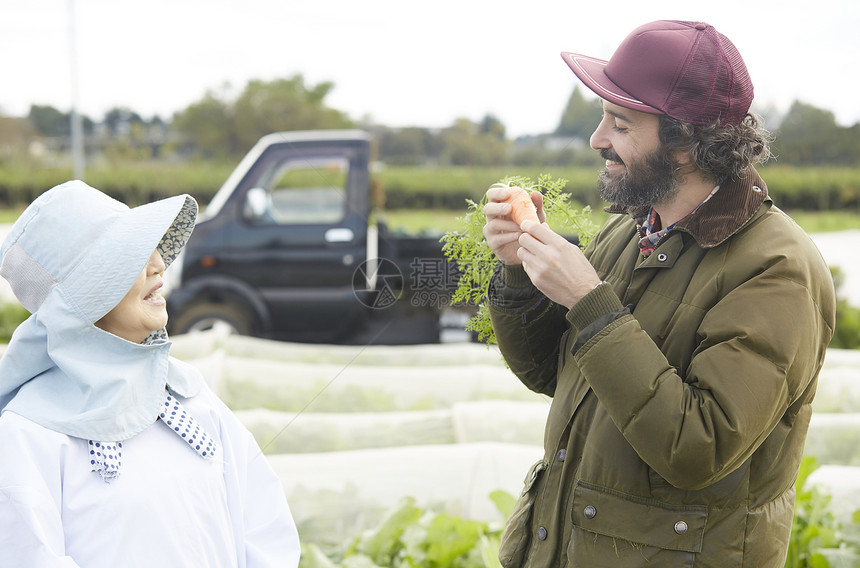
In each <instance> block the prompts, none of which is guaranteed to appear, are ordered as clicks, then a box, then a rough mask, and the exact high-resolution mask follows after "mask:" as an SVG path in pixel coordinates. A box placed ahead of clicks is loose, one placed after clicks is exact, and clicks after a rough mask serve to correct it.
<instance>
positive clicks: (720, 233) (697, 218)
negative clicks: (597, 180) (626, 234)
mask: <svg viewBox="0 0 860 568" xmlns="http://www.w3.org/2000/svg"><path fill="white" fill-rule="evenodd" d="M765 201H770V198H769V197H768V192H767V185H765V183H764V180H762V178H761V176H760V175H759V173H758V172H757V171H756V170H755V169H754V168H749V170H747V172H746V173H745V174H744V175H742V176H741V177H738V178H733V179H730V180H728V181H726V182H724V183H722V184H721V185H720V190H719V191H717V193H715V194H714V196H713V197H711V199H709V200H708V201H706V202H705V203H703V204H702V206H701V207H699V210H698V211H696V214H695V215H691V216H689V217H687V218H686V219H682V220H681V221H678V223H676V224H675V227H674V230H678V231H684V232H685V233H688V234H689V235H690V236H692V237H693V238H694V239H695V240H696V242H697V243H698V244H699V246H701V247H703V248H710V247H715V246H717V245H719V244H720V243H722V242H723V241H725V240H726V239H727V238H729V237H730V236H732V235H734V234H735V233H736V232H738V230H740V228H741V227H743V226H744V225H745V224H746V223H747V222H748V221H749V220H750V219H752V218H753V216H754V215H755V214H756V211H758V210H759V208H760V207H761V204H762V203H764V202H765ZM648 210H649V207H631V208H626V207H621V206H618V205H614V204H613V205H610V206H609V207H607V208H606V211H607V212H609V213H627V214H629V215H630V216H631V217H633V218H634V219H636V218H645V216H646V215H648Z"/></svg>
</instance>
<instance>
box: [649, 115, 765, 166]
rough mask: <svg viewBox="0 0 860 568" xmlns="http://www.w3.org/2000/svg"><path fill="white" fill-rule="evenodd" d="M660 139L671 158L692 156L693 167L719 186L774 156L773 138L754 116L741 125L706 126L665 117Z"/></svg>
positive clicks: (746, 118) (663, 116) (750, 116)
mask: <svg viewBox="0 0 860 568" xmlns="http://www.w3.org/2000/svg"><path fill="white" fill-rule="evenodd" d="M659 136H660V142H661V143H662V144H663V149H664V150H666V151H667V153H668V155H672V154H674V153H675V151H681V152H685V153H688V154H689V155H690V158H691V159H692V160H693V164H694V165H695V166H696V167H697V168H698V169H699V170H700V171H701V172H702V173H704V174H705V175H707V176H708V177H710V178H712V179H714V180H715V181H716V182H717V183H723V182H724V181H726V180H727V179H731V178H737V177H741V176H742V175H743V174H744V173H745V172H746V171H747V170H748V169H749V168H751V167H753V166H755V165H756V164H758V163H764V162H765V161H767V159H768V158H770V156H771V152H770V143H771V139H772V138H771V135H770V133H769V132H768V131H767V130H765V129H764V127H763V126H761V125H760V124H759V119H758V118H756V116H755V115H753V114H751V113H748V114H747V115H746V117H744V119H743V121H741V123H740V124H737V125H721V124H719V123H714V124H709V125H706V126H700V125H696V124H690V123H687V122H681V121H680V120H677V119H674V118H672V117H670V116H666V115H661V116H660V129H659Z"/></svg>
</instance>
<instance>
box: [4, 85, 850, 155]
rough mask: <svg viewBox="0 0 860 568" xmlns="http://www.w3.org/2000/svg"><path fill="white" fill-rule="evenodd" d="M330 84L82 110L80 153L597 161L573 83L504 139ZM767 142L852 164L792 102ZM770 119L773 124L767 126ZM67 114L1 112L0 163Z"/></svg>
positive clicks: (54, 131)
mask: <svg viewBox="0 0 860 568" xmlns="http://www.w3.org/2000/svg"><path fill="white" fill-rule="evenodd" d="M333 88H334V84H333V83H331V82H321V83H318V84H316V85H311V84H307V83H306V82H305V80H304V77H303V76H302V75H295V76H293V77H290V78H285V79H276V80H273V81H260V80H254V81H250V82H248V84H247V85H246V86H245V87H244V89H242V91H241V92H240V93H239V94H238V95H237V96H231V95H230V94H229V92H228V90H227V89H223V90H221V91H217V90H210V91H208V92H206V93H205V94H204V96H203V97H201V98H200V99H199V100H198V101H195V102H193V103H192V104H190V105H189V106H188V107H186V108H185V109H183V110H181V111H179V112H177V113H175V114H174V115H173V116H172V117H171V118H170V119H168V120H164V119H162V118H160V117H158V116H156V117H153V118H151V119H144V118H143V117H142V116H140V115H139V114H138V113H136V112H134V111H133V110H132V109H128V108H114V109H111V110H110V111H108V112H107V113H106V114H105V115H104V116H103V117H102V118H101V119H100V120H95V119H93V118H91V117H87V116H84V117H82V123H83V131H84V138H85V147H86V151H87V153H88V155H89V156H95V155H98V156H106V157H108V158H128V159H138V160H149V159H162V158H169V159H177V158H178V159H205V160H230V161H235V160H236V159H237V158H238V157H240V156H241V155H243V154H244V153H245V152H247V150H248V149H250V148H251V146H253V144H254V143H255V142H256V141H257V140H258V139H259V138H260V137H261V136H263V135H265V134H268V133H270V132H276V131H285V130H309V129H311V130H312V129H332V128H362V129H365V130H368V131H371V132H372V133H373V134H374V138H375V140H376V152H377V158H378V159H379V160H380V161H383V162H385V163H388V164H392V165H404V166H421V165H445V166H472V167H488V166H505V165H513V166H528V165H541V166H554V167H567V166H577V165H594V164H597V163H599V158H598V157H597V155H596V153H595V152H594V151H592V150H591V149H590V148H588V138H589V136H590V135H591V132H592V131H593V130H594V128H595V127H596V125H597V123H598V122H599V121H600V117H601V114H602V111H601V108H600V106H599V103H598V101H597V99H589V98H587V97H586V96H585V94H584V89H581V88H580V87H579V86H577V87H575V88H574V90H573V92H572V93H571V95H570V97H569V99H568V101H567V104H566V106H565V108H564V109H562V111H561V114H560V118H559V122H558V126H557V128H556V129H555V130H554V131H553V132H551V133H545V134H540V135H534V136H525V137H520V138H517V139H514V140H511V139H509V138H508V137H507V135H506V131H505V126H504V124H503V123H502V122H501V121H500V120H498V119H497V118H496V117H494V116H493V115H489V114H488V115H486V116H485V117H484V118H483V119H481V120H479V121H473V120H470V119H466V118H457V119H455V120H454V121H453V122H452V123H451V125H449V126H447V127H444V128H425V127H421V126H413V127H407V128H390V127H386V126H384V125H379V124H372V123H369V122H368V121H361V120H355V119H352V118H350V117H349V116H348V115H347V114H346V113H345V112H343V111H341V110H338V109H335V108H332V107H330V106H329V105H327V104H326V102H325V99H326V97H327V96H328V95H329V93H330V92H331V90H332V89H333ZM765 118H766V120H765V123H766V126H768V127H769V128H770V129H771V131H772V132H773V134H774V135H775V140H774V144H773V151H774V155H775V157H776V161H777V162H778V163H779V164H784V165H797V166H827V165H832V166H843V167H854V166H856V165H858V161H860V123H857V124H854V125H853V126H850V127H843V126H840V125H839V124H837V122H836V119H835V115H834V114H833V112H831V111H828V110H825V109H820V108H816V107H814V106H812V105H809V104H806V103H803V102H801V101H795V102H794V103H793V104H792V105H791V107H790V108H789V109H788V111H787V112H786V113H785V115H784V116H780V117H773V116H772V115H771V114H770V113H767V116H766V117H765ZM770 122H773V123H775V124H776V127H774V126H771V125H770V124H769V123H770ZM70 123H71V121H70V116H69V113H68V112H63V111H61V110H58V109H56V108H54V107H51V106H43V105H32V106H31V107H30V111H29V113H28V115H27V117H24V118H11V117H5V116H2V115H0V160H3V159H10V158H16V159H18V158H20V157H21V156H22V155H27V156H30V155H33V154H36V155H45V154H47V155H55V154H56V153H58V152H63V151H66V150H68V147H69V144H70V142H69V140H70V130H71V128H70Z"/></svg>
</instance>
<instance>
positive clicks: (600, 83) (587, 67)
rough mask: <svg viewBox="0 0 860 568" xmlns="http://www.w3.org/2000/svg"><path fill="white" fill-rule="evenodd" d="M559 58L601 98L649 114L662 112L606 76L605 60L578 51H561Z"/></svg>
mask: <svg viewBox="0 0 860 568" xmlns="http://www.w3.org/2000/svg"><path fill="white" fill-rule="evenodd" d="M561 58H562V59H564V62H565V63H567V66H568V67H570V70H571V71H573V73H574V74H575V75H576V76H577V77H579V80H580V81H582V82H583V83H585V86H586V87H588V88H589V89H591V90H592V91H594V93H595V94H596V95H597V96H598V97H600V98H601V99H605V100H607V101H609V102H611V103H614V104H617V105H618V106H622V107H624V108H629V109H632V110H638V111H639V112H647V113H649V114H664V113H663V112H662V111H660V110H658V109H656V108H654V107H652V106H650V105H647V104H645V103H643V102H642V101H640V100H639V99H637V98H636V97H633V96H631V95H630V94H629V93H627V92H626V91H625V90H624V89H622V88H621V87H619V86H618V85H616V84H615V82H614V81H613V80H612V79H610V78H609V77H607V76H606V64H607V61H604V60H602V59H596V58H594V57H589V56H587V55H580V54H578V53H570V52H567V51H562V52H561Z"/></svg>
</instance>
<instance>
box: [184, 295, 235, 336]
mask: <svg viewBox="0 0 860 568" xmlns="http://www.w3.org/2000/svg"><path fill="white" fill-rule="evenodd" d="M172 328H173V333H174V334H177V335H179V334H183V333H194V332H198V331H208V330H216V331H222V332H224V333H226V334H236V335H251V331H252V329H251V322H250V321H249V318H248V316H246V315H245V314H244V313H243V312H242V310H240V309H239V308H237V307H236V306H234V305H233V304H215V303H209V302H202V303H199V304H193V305H191V306H189V307H188V309H187V310H185V311H184V312H182V313H181V314H179V316H178V317H177V318H176V322H175V323H174V324H173V326H172Z"/></svg>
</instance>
